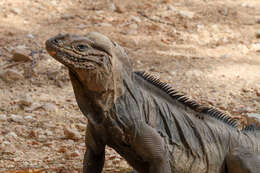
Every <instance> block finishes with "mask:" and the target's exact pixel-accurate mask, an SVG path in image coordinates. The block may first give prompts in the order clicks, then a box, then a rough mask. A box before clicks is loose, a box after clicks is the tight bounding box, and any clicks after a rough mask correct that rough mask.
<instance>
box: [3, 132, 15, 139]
mask: <svg viewBox="0 0 260 173" xmlns="http://www.w3.org/2000/svg"><path fill="white" fill-rule="evenodd" d="M5 137H7V138H17V134H16V133H15V132H9V133H8V134H7V135H6V136H5Z"/></svg>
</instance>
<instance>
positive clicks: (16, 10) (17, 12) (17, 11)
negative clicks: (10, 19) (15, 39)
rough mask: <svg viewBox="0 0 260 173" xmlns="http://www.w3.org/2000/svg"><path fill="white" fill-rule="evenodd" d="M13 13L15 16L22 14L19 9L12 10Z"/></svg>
mask: <svg viewBox="0 0 260 173" xmlns="http://www.w3.org/2000/svg"><path fill="white" fill-rule="evenodd" d="M11 12H12V13H14V14H20V13H21V9H19V8H11Z"/></svg>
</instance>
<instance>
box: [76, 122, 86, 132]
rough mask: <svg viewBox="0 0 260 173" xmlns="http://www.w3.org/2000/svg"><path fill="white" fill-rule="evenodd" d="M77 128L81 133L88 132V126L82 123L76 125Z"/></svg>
mask: <svg viewBox="0 0 260 173" xmlns="http://www.w3.org/2000/svg"><path fill="white" fill-rule="evenodd" d="M76 127H77V128H78V129H79V130H80V131H85V130H86V125H85V124H82V123H78V124H76Z"/></svg>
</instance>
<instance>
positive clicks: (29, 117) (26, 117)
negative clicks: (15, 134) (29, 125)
mask: <svg viewBox="0 0 260 173" xmlns="http://www.w3.org/2000/svg"><path fill="white" fill-rule="evenodd" d="M23 119H25V120H27V121H30V120H33V117H32V116H31V115H26V116H25V117H24V118H23Z"/></svg>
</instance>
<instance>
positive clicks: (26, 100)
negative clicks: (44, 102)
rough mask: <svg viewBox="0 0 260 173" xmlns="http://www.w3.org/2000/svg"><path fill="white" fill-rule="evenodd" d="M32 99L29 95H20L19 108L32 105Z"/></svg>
mask: <svg viewBox="0 0 260 173" xmlns="http://www.w3.org/2000/svg"><path fill="white" fill-rule="evenodd" d="M32 102H33V100H32V97H31V96H30V95H29V94H25V95H22V96H21V98H20V100H19V102H18V103H19V104H20V105H21V106H31V105H32Z"/></svg>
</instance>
